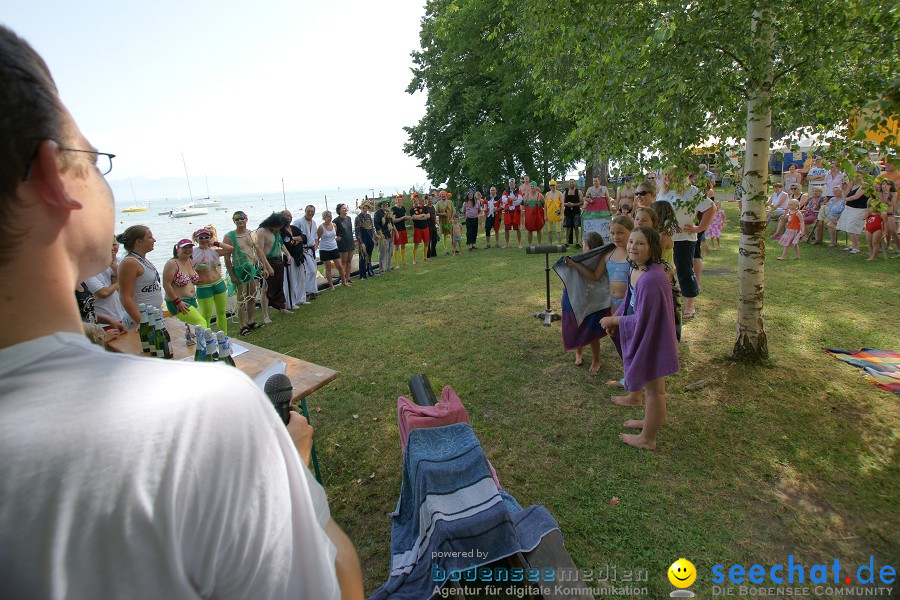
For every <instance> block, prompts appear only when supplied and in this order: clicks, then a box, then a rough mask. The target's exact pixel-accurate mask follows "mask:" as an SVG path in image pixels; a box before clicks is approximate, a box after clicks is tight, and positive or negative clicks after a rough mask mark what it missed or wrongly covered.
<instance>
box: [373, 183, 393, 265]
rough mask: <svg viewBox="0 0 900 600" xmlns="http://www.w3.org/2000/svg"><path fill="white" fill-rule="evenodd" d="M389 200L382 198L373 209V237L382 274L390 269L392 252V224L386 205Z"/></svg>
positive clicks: (388, 204)
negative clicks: (376, 208)
mask: <svg viewBox="0 0 900 600" xmlns="http://www.w3.org/2000/svg"><path fill="white" fill-rule="evenodd" d="M390 205H391V202H390V200H388V199H387V198H382V199H381V200H379V201H378V210H376V211H375V217H374V218H373V221H374V222H375V239H376V240H377V241H378V270H379V271H380V272H381V274H382V275H384V274H385V273H387V272H388V271H390V270H391V258H392V257H393V254H394V225H393V223H392V222H391V213H390V211H389V210H388V207H389V206H390Z"/></svg>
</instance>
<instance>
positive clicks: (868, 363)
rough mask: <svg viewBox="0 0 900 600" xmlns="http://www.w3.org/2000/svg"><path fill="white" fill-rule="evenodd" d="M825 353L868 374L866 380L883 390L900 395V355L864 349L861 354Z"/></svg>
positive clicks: (840, 351) (833, 349)
mask: <svg viewBox="0 0 900 600" xmlns="http://www.w3.org/2000/svg"><path fill="white" fill-rule="evenodd" d="M825 352H827V353H828V354H830V355H832V356H833V357H835V358H836V359H838V360H842V361H844V362H845V363H847V364H851V365H853V366H854V367H859V368H861V369H862V370H863V371H865V372H866V379H868V380H869V381H871V382H873V383H874V384H875V385H877V386H878V387H880V388H881V389H883V390H888V391H889V392H894V393H895V394H898V395H900V353H897V352H894V351H892V350H874V349H872V348H863V349H862V350H860V351H859V352H851V351H850V350H842V349H840V348H825Z"/></svg>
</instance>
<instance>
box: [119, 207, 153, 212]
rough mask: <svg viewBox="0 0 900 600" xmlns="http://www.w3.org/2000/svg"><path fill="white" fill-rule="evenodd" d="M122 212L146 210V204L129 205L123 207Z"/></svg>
mask: <svg viewBox="0 0 900 600" xmlns="http://www.w3.org/2000/svg"><path fill="white" fill-rule="evenodd" d="M122 212H123V213H135V212H147V207H146V206H131V207H129V208H123V209H122Z"/></svg>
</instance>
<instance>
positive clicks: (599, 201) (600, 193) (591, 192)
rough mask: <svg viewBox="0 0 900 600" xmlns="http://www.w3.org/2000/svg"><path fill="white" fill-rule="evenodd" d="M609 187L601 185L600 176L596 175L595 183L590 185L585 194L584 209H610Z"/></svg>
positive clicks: (586, 210)
mask: <svg viewBox="0 0 900 600" xmlns="http://www.w3.org/2000/svg"><path fill="white" fill-rule="evenodd" d="M610 210H611V207H610V206H609V189H607V187H606V186H605V185H600V178H599V177H594V185H592V186H591V187H589V188H588V189H587V191H586V192H585V194H584V211H585V212H588V211H610Z"/></svg>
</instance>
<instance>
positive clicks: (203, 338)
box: [138, 304, 235, 367]
mask: <svg viewBox="0 0 900 600" xmlns="http://www.w3.org/2000/svg"><path fill="white" fill-rule="evenodd" d="M138 310H140V313H141V324H140V327H139V328H138V335H139V336H140V338H141V349H142V350H143V351H144V352H146V353H148V354H149V355H150V356H156V357H159V358H172V356H174V354H173V353H172V338H171V336H170V335H169V330H168V329H167V328H166V321H165V317H164V316H163V313H162V311H161V310H160V309H159V308H156V307H155V306H147V305H146V304H139V305H138ZM195 331H196V333H194V332H192V331H191V326H190V325H188V324H187V323H185V325H184V341H185V345H187V346H193V345H196V346H197V348H196V349H195V350H194V360H195V361H197V362H218V361H222V362H224V363H226V364H229V365H231V366H232V367H234V366H235V364H234V358H233V357H232V353H233V348H232V346H231V338H230V337H228V336H226V335H225V332H224V331H218V332H216V334H215V335H213V331H212V329H205V330H204V329H203V327H202V326H200V325H196V326H195ZM195 336H196V337H195Z"/></svg>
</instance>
